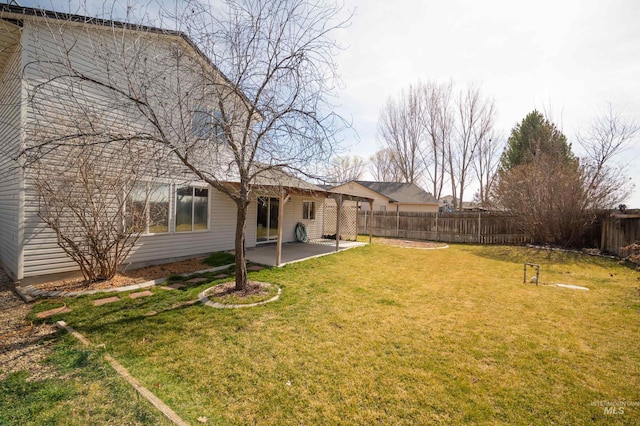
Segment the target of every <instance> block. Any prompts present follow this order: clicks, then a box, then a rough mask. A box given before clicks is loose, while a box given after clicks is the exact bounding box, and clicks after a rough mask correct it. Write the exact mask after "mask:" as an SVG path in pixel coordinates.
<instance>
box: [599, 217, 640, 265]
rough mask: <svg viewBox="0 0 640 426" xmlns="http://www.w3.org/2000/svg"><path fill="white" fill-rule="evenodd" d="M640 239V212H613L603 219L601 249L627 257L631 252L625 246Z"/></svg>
mask: <svg viewBox="0 0 640 426" xmlns="http://www.w3.org/2000/svg"><path fill="white" fill-rule="evenodd" d="M636 241H640V214H612V215H611V216H609V217H607V218H605V219H604V220H603V221H602V240H601V243H600V250H602V251H603V252H606V253H612V254H615V255H616V256H618V257H626V256H628V255H629V254H631V253H630V252H629V251H628V250H625V249H623V247H626V246H629V245H631V244H632V243H634V242H636Z"/></svg>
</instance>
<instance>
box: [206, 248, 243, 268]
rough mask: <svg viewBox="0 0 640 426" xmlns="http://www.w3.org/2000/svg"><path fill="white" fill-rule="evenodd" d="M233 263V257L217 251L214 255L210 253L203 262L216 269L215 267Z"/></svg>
mask: <svg viewBox="0 0 640 426" xmlns="http://www.w3.org/2000/svg"><path fill="white" fill-rule="evenodd" d="M235 261H236V257H235V255H233V254H231V253H227V252H225V251H219V252H216V253H211V254H210V255H209V256H207V258H206V259H205V260H203V263H206V264H207V265H209V266H213V267H216V266H223V265H229V264H232V263H234V262H235Z"/></svg>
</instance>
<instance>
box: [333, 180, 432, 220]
mask: <svg viewBox="0 0 640 426" xmlns="http://www.w3.org/2000/svg"><path fill="white" fill-rule="evenodd" d="M331 192H337V193H345V194H351V195H356V196H360V197H368V198H372V199H373V210H374V211H390V212H434V213H435V212H437V211H438V208H439V204H438V201H437V200H436V199H435V198H434V196H433V195H431V194H430V193H428V192H426V191H425V190H423V189H422V188H420V187H419V186H418V185H416V184H413V183H404V182H374V181H364V180H353V181H350V182H347V183H344V184H342V185H338V186H336V187H334V188H332V189H331ZM369 209H370V208H369V205H368V204H366V203H365V204H363V205H362V206H361V210H363V211H364V210H369Z"/></svg>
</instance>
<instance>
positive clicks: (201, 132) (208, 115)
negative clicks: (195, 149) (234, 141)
mask: <svg viewBox="0 0 640 426" xmlns="http://www.w3.org/2000/svg"><path fill="white" fill-rule="evenodd" d="M221 123H222V114H221V113H220V111H218V110H215V111H214V110H211V109H210V108H207V107H198V108H196V109H195V110H194V111H193V117H192V118H191V133H193V135H194V136H196V137H198V138H201V139H211V140H215V141H219V142H223V141H224V133H223V130H222V127H221V125H220V124H221Z"/></svg>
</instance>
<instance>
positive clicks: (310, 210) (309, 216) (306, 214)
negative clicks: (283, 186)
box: [302, 201, 316, 220]
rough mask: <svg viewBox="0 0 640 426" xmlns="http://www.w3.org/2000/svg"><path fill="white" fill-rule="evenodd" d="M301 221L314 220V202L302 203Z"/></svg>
mask: <svg viewBox="0 0 640 426" xmlns="http://www.w3.org/2000/svg"><path fill="white" fill-rule="evenodd" d="M302 219H306V220H315V219H316V202H315V201H303V202H302Z"/></svg>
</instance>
